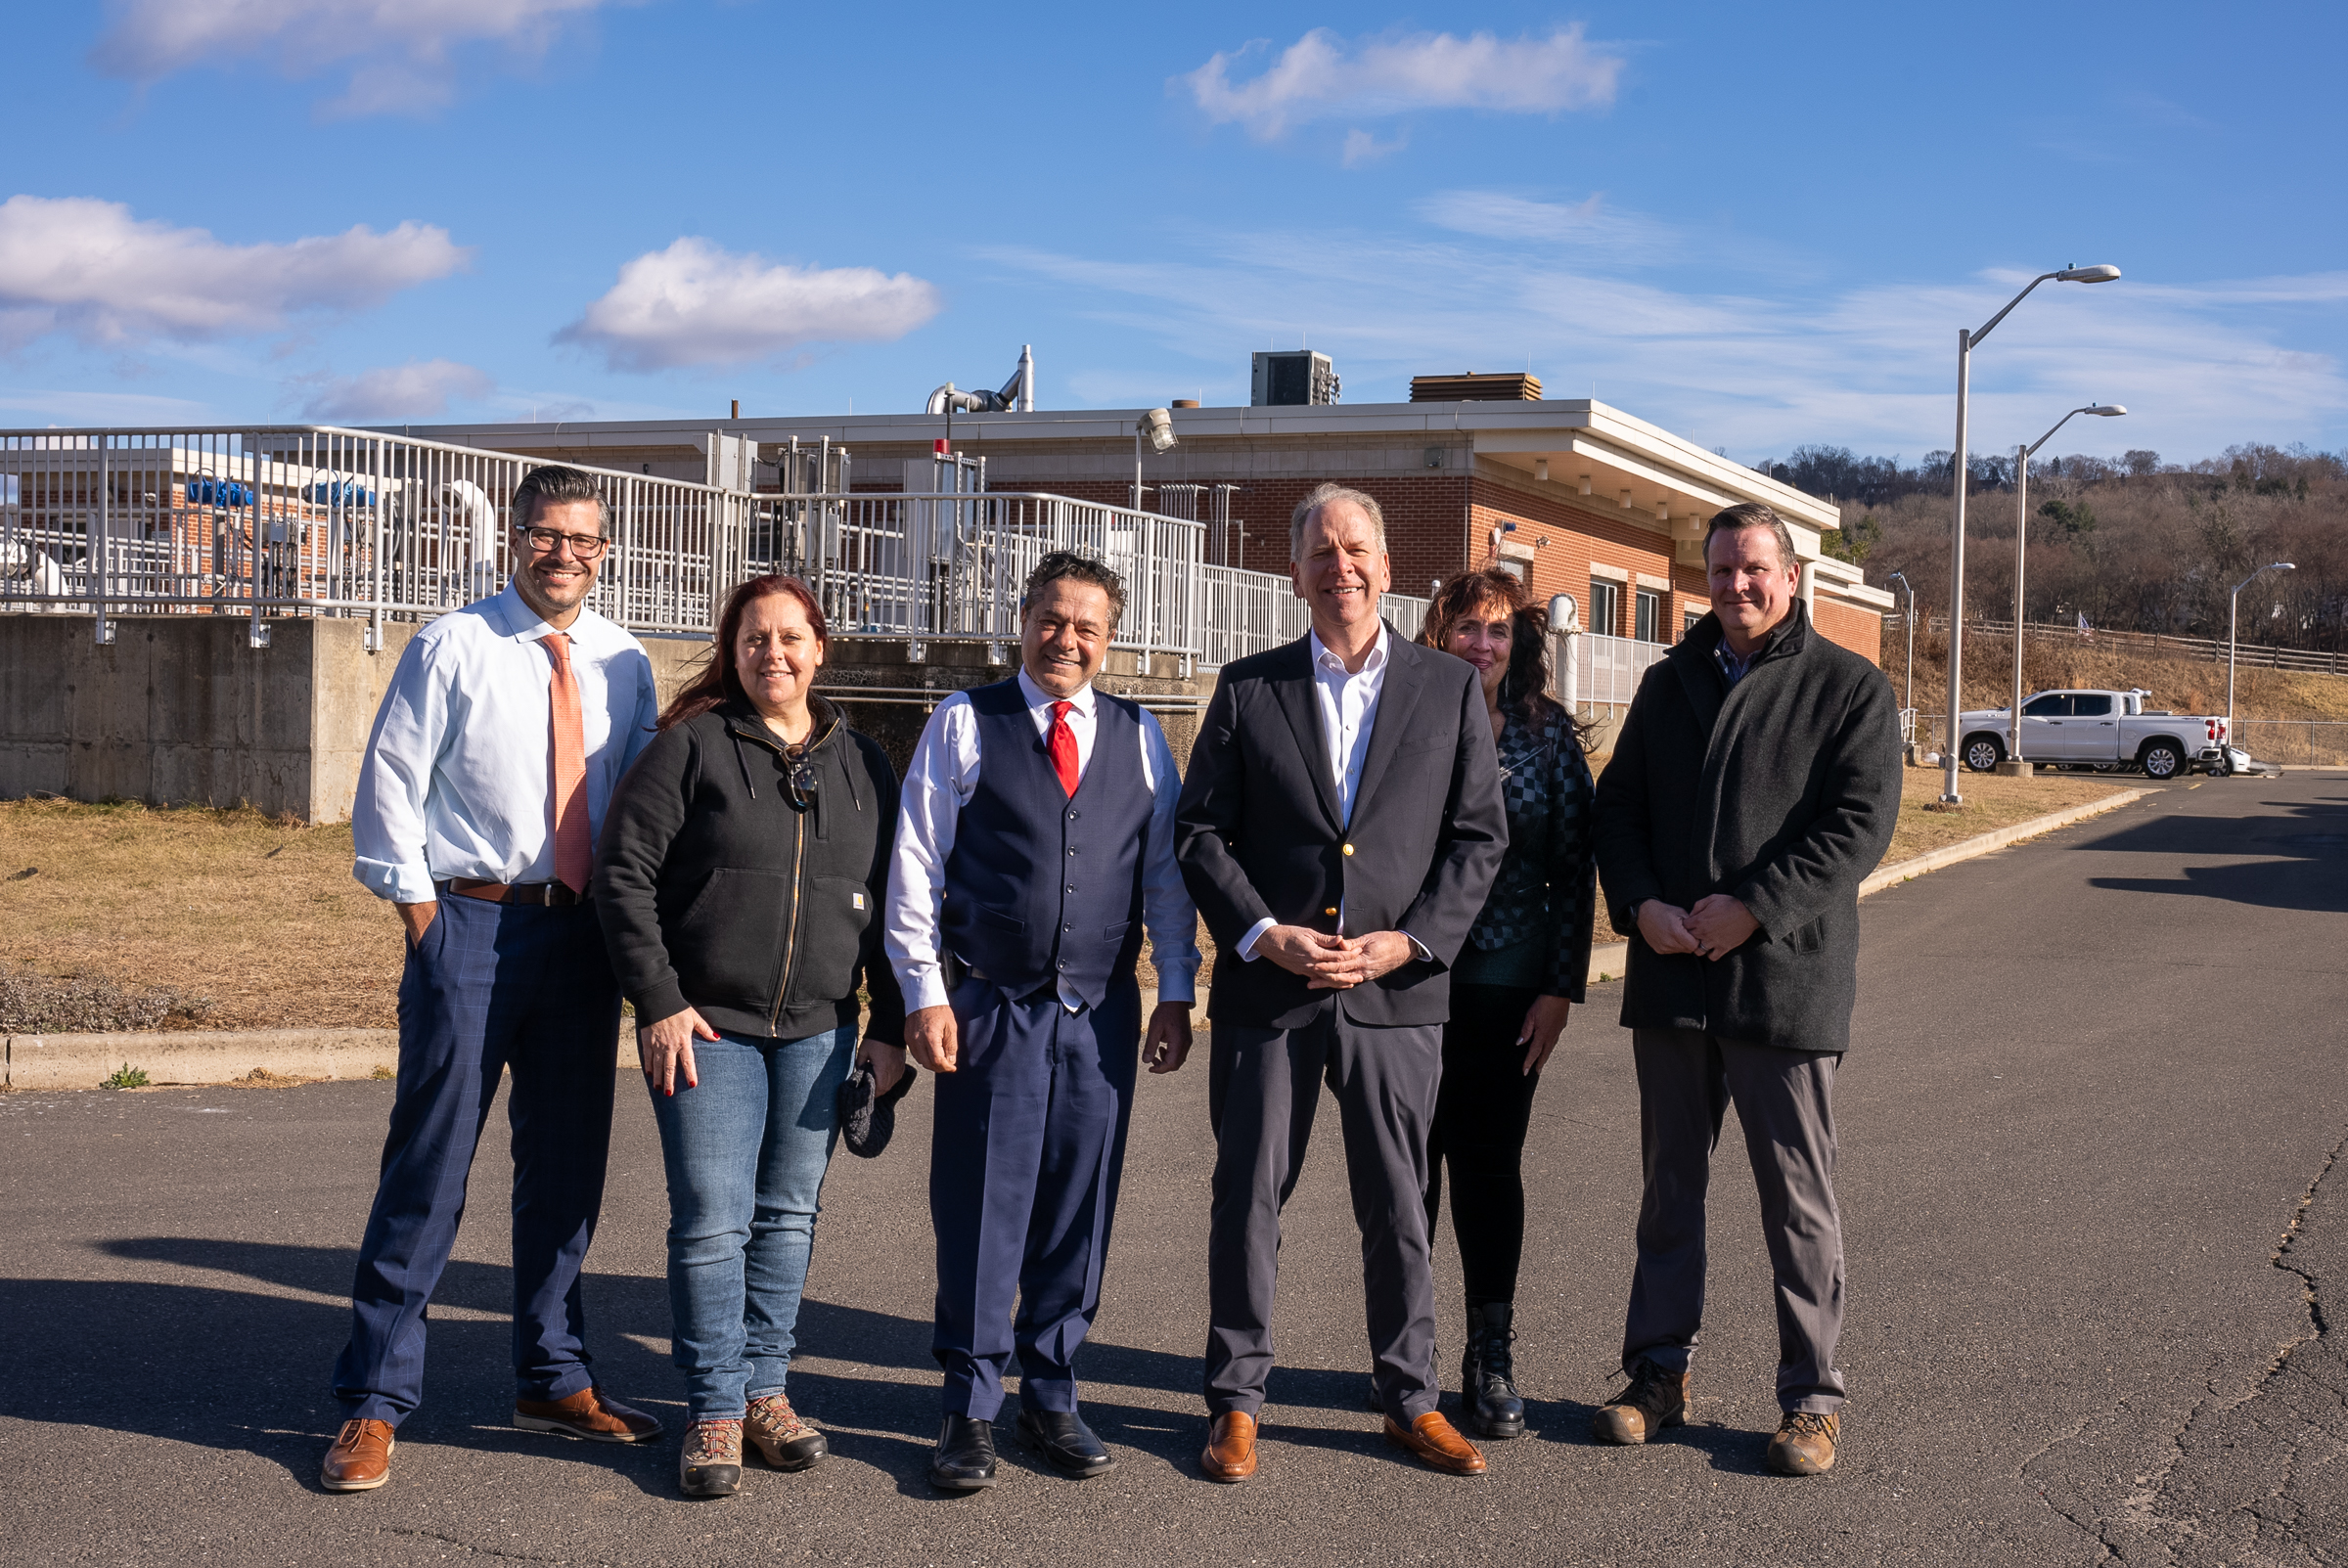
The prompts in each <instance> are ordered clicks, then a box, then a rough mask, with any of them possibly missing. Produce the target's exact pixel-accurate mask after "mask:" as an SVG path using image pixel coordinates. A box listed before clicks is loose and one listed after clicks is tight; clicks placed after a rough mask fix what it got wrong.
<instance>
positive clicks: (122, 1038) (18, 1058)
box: [0, 1029, 637, 1090]
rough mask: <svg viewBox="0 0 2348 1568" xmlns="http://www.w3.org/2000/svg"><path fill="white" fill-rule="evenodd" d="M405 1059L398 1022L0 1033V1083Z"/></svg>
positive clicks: (298, 1070) (236, 1075) (327, 1074)
mask: <svg viewBox="0 0 2348 1568" xmlns="http://www.w3.org/2000/svg"><path fill="white" fill-rule="evenodd" d="M398 1065H399V1031H398V1030H396V1029H248V1030H220V1031H198V1030H190V1031H188V1032H185V1033H150V1034H73V1035H12V1036H9V1037H7V1038H6V1039H5V1041H0V1085H4V1086H5V1087H7V1088H9V1089H12V1090H14V1089H96V1088H99V1087H100V1086H101V1085H102V1084H104V1082H105V1081H106V1080H107V1079H108V1078H109V1077H111V1076H113V1073H114V1072H115V1071H116V1070H117V1069H119V1068H122V1067H126V1066H127V1067H136V1068H137V1069H139V1071H141V1072H143V1073H145V1074H146V1075H147V1080H148V1082H149V1083H151V1084H226V1083H234V1082H235V1081H236V1080H238V1079H240V1078H247V1077H249V1076H251V1074H252V1072H253V1070H254V1069H255V1068H258V1069H259V1070H261V1071H262V1072H265V1073H269V1074H272V1075H274V1076H276V1077H280V1078H373V1077H374V1076H375V1075H376V1069H378V1068H379V1067H380V1068H384V1069H394V1068H396V1067H397V1066H398ZM619 1065H620V1066H621V1067H622V1068H624V1069H626V1070H628V1071H631V1072H632V1071H634V1070H635V1068H636V1066H637V1059H636V1031H635V1030H633V1029H626V1030H623V1031H621V1034H620V1041H619Z"/></svg>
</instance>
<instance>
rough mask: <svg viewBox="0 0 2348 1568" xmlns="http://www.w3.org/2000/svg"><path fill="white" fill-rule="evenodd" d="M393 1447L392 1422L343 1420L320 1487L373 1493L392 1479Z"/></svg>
mask: <svg viewBox="0 0 2348 1568" xmlns="http://www.w3.org/2000/svg"><path fill="white" fill-rule="evenodd" d="M391 1447H392V1444H391V1423H390V1422H389V1421H344V1422H343V1423H342V1430H341V1431H339V1432H338V1433H336V1434H335V1446H334V1447H333V1448H331V1449H328V1450H327V1451H326V1463H325V1465H324V1466H323V1467H322V1468H321V1469H320V1470H319V1472H318V1484H319V1485H320V1486H322V1487H324V1488H326V1490H327V1491H329V1492H373V1491H374V1490H375V1489H376V1488H377V1487H380V1486H382V1485H383V1484H384V1482H385V1481H388V1480H390V1479H391Z"/></svg>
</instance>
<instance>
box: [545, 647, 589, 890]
mask: <svg viewBox="0 0 2348 1568" xmlns="http://www.w3.org/2000/svg"><path fill="white" fill-rule="evenodd" d="M541 641H543V642H544V643H545V644H546V650H547V652H549V653H551V654H552V655H554V660H555V673H554V679H553V680H552V682H551V683H549V686H548V689H547V696H548V699H549V700H548V704H547V705H548V707H549V709H550V710H551V719H552V723H551V725H550V726H549V727H550V728H551V729H552V731H553V737H552V745H553V750H552V762H553V767H552V770H551V772H552V774H553V780H552V782H553V784H554V792H553V799H552V800H551V801H550V802H549V810H550V812H551V814H552V815H553V817H554V823H555V880H556V881H558V882H561V883H563V884H564V885H565V886H567V887H568V888H569V889H570V890H571V891H572V892H574V893H584V892H586V891H587V877H588V874H589V873H590V872H591V871H592V870H593V868H594V864H595V842H594V840H593V839H592V838H591V837H590V836H589V835H588V832H587V736H586V726H585V724H584V723H583V721H582V716H581V714H580V711H579V682H578V678H577V677H576V676H574V675H572V674H571V673H570V639H569V638H567V637H565V636H564V635H563V634H562V633H561V632H549V633H548V634H547V635H546V636H545V637H544V638H543V639H541Z"/></svg>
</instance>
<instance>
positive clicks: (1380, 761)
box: [1316, 626, 1451, 809]
mask: <svg viewBox="0 0 2348 1568" xmlns="http://www.w3.org/2000/svg"><path fill="white" fill-rule="evenodd" d="M1443 656H1444V657H1445V658H1449V657H1450V656H1451V655H1450V654H1448V653H1446V654H1444V655H1443ZM1425 682H1426V665H1425V663H1424V662H1423V660H1422V657H1421V650H1420V649H1419V647H1418V645H1416V644H1414V643H1406V642H1404V641H1403V640H1402V638H1401V637H1400V636H1398V635H1397V634H1396V633H1395V631H1394V628H1393V627H1391V626H1389V627H1387V628H1386V679H1385V684H1384V685H1382V686H1380V687H1379V688H1378V690H1377V718H1376V719H1375V720H1373V721H1372V722H1371V725H1370V754H1369V755H1368V756H1366V757H1364V758H1363V759H1362V784H1361V787H1360V788H1359V789H1356V790H1355V791H1354V793H1353V803H1354V805H1355V807H1356V808H1357V809H1358V808H1359V807H1360V805H1361V803H1362V802H1363V801H1365V800H1368V799H1370V798H1371V797H1372V796H1373V795H1375V794H1377V784H1378V781H1379V780H1380V779H1382V778H1384V777H1385V773H1386V764H1387V763H1389V762H1391V761H1393V760H1394V753H1395V752H1396V751H1398V750H1400V749H1401V747H1402V738H1403V737H1404V736H1406V735H1408V734H1410V731H1411V714H1412V711H1413V710H1414V709H1416V708H1417V707H1418V706H1419V691H1420V688H1421V687H1422V686H1423V685H1424V684H1425ZM1316 706H1318V704H1316ZM1325 771H1326V770H1325Z"/></svg>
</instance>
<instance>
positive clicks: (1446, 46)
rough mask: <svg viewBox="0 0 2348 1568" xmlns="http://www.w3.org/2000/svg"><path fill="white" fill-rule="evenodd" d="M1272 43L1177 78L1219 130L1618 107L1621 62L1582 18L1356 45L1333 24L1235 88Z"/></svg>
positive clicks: (1259, 133) (1254, 132)
mask: <svg viewBox="0 0 2348 1568" xmlns="http://www.w3.org/2000/svg"><path fill="white" fill-rule="evenodd" d="M1266 47H1267V45H1266V44H1265V43H1264V42H1263V41H1261V40H1259V41H1257V42H1255V43H1251V44H1249V45H1248V46H1247V47H1246V48H1244V49H1240V50H1236V51H1234V52H1232V53H1229V54H1221V53H1218V54H1217V55H1215V56H1214V57H1213V58H1212V59H1210V60H1209V61H1207V63H1206V64H1205V65H1203V66H1201V67H1198V68H1197V70H1194V71H1191V72H1190V73H1188V74H1187V75H1183V76H1178V77H1176V78H1175V81H1177V82H1178V83H1180V84H1181V85H1183V86H1184V87H1186V88H1188V89H1189V91H1190V94H1191V98H1192V100H1193V102H1195V103H1197V106H1198V108H1199V109H1200V111H1202V112H1204V113H1205V115H1206V117H1207V118H1208V119H1209V120H1211V121H1212V122H1214V123H1215V124H1218V125H1221V124H1231V123H1237V124H1239V125H1242V126H1244V127H1245V128H1246V130H1247V133H1248V134H1249V135H1250V136H1253V137H1255V138H1256V139H1257V140H1259V141H1270V140H1272V139H1273V138H1275V137H1278V136H1279V135H1281V134H1282V133H1283V132H1285V131H1286V130H1287V128H1288V127H1289V126H1290V125H1296V124H1302V123H1304V122H1305V121H1308V120H1315V119H1330V118H1337V117H1349V118H1356V119H1359V118H1366V117H1369V116H1372V115H1377V114H1398V113H1402V112H1406V111H1409V110H1415V109H1482V110H1493V111H1497V112H1504V113H1519V114H1555V113H1558V112H1561V111H1564V110H1569V109H1601V108H1603V107H1605V106H1606V105H1608V104H1611V103H1612V102H1613V101H1614V90H1615V86H1616V83H1617V80H1618V78H1619V77H1620V75H1621V73H1622V66H1623V62H1622V60H1621V59H1620V57H1618V56H1614V55H1609V54H1607V53H1605V52H1604V51H1603V49H1601V48H1600V47H1598V46H1596V45H1593V44H1591V43H1590V42H1588V41H1587V40H1586V39H1585V38H1584V37H1583V36H1582V26H1581V23H1579V22H1576V23H1574V24H1573V25H1572V26H1570V27H1559V28H1558V29H1557V30H1556V31H1554V32H1552V33H1550V34H1549V35H1548V36H1547V37H1542V38H1536V37H1533V36H1530V35H1529V34H1528V35H1526V36H1524V37H1520V38H1508V39H1504V38H1497V37H1494V36H1493V35H1492V34H1491V33H1488V32H1478V33H1471V34H1469V35H1468V37H1465V38H1462V37H1458V36H1456V35H1454V34H1452V33H1448V32H1435V33H1414V34H1411V35H1409V36H1402V37H1394V36H1389V37H1384V38H1376V39H1369V40H1365V41H1363V42H1360V43H1356V44H1352V45H1348V44H1347V43H1346V42H1345V41H1344V40H1343V39H1341V38H1339V37H1338V36H1337V35H1336V34H1335V33H1333V32H1332V31H1331V30H1330V29H1329V28H1327V27H1316V28H1314V29H1313V30H1312V31H1311V32H1308V33H1306V34H1305V35H1304V36H1303V37H1301V38H1299V39H1297V40H1296V41H1295V42H1294V43H1292V44H1290V45H1288V47H1287V49H1285V50H1283V51H1281V55H1280V58H1279V59H1278V60H1276V61H1274V62H1273V63H1272V64H1271V65H1270V66H1268V67H1265V68H1264V70H1263V72H1262V73H1261V74H1260V75H1257V76H1255V77H1253V78H1252V79H1250V80H1247V81H1242V82H1234V81H1233V80H1232V79H1231V67H1233V65H1235V64H1236V63H1238V62H1239V61H1241V60H1243V59H1244V58H1246V57H1247V56H1248V55H1250V54H1253V53H1255V52H1257V51H1259V50H1261V49H1263V48H1266Z"/></svg>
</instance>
